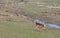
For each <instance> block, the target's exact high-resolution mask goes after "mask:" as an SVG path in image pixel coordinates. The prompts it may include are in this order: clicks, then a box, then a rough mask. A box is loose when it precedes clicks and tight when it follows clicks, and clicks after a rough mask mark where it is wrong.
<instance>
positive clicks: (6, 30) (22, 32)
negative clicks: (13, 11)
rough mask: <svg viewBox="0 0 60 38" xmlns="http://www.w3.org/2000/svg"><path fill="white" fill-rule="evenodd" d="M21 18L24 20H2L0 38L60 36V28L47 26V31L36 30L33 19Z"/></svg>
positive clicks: (56, 37)
mask: <svg viewBox="0 0 60 38" xmlns="http://www.w3.org/2000/svg"><path fill="white" fill-rule="evenodd" d="M14 18H15V17H14ZM18 19H20V18H18ZM20 20H22V21H24V22H19V23H18V22H0V38H60V30H57V29H52V28H48V27H47V30H46V31H45V32H42V31H35V30H34V27H35V25H34V24H33V23H32V22H31V21H28V20H27V21H26V19H25V20H24V18H21V19H20Z"/></svg>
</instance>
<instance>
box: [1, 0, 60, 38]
mask: <svg viewBox="0 0 60 38" xmlns="http://www.w3.org/2000/svg"><path fill="white" fill-rule="evenodd" d="M3 1H4V2H6V5H5V6H4V8H3V7H2V8H3V9H0V12H1V13H5V10H9V9H13V8H14V9H15V8H21V9H23V11H24V12H25V14H27V15H30V16H33V17H37V18H38V19H43V20H45V21H46V20H47V21H49V22H50V21H51V22H52V23H54V22H55V21H56V20H57V21H59V24H60V15H57V16H55V15H52V14H54V13H56V11H57V10H52V9H49V8H47V6H48V5H51V4H53V5H54V4H55V3H60V1H59V0H27V1H28V2H27V3H24V2H22V3H18V2H17V1H12V0H3ZM18 1H19V0H18ZM58 1H59V2H58ZM7 2H8V3H7ZM9 2H11V3H10V4H9ZM16 2H17V3H16ZM29 2H38V3H39V4H37V3H29ZM58 5H59V6H60V4H57V6H58ZM14 9H13V11H14V13H15V12H18V11H15V10H14ZM18 10H19V9H18ZM58 10H60V9H58ZM9 11H11V10H9ZM47 11H48V13H45V12H47ZM11 12H12V11H11ZM11 12H8V13H11ZM12 13H13V12H12ZM19 13H20V12H19ZM23 14H24V13H23ZM46 16H48V18H46ZM53 20H55V21H53ZM55 23H58V22H55ZM34 28H35V24H34V23H32V22H31V21H29V20H27V19H26V18H23V17H20V16H12V17H10V16H1V15H0V38H60V30H57V29H53V28H50V27H47V29H46V31H44V32H42V31H37V30H36V31H35V30H34Z"/></svg>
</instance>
